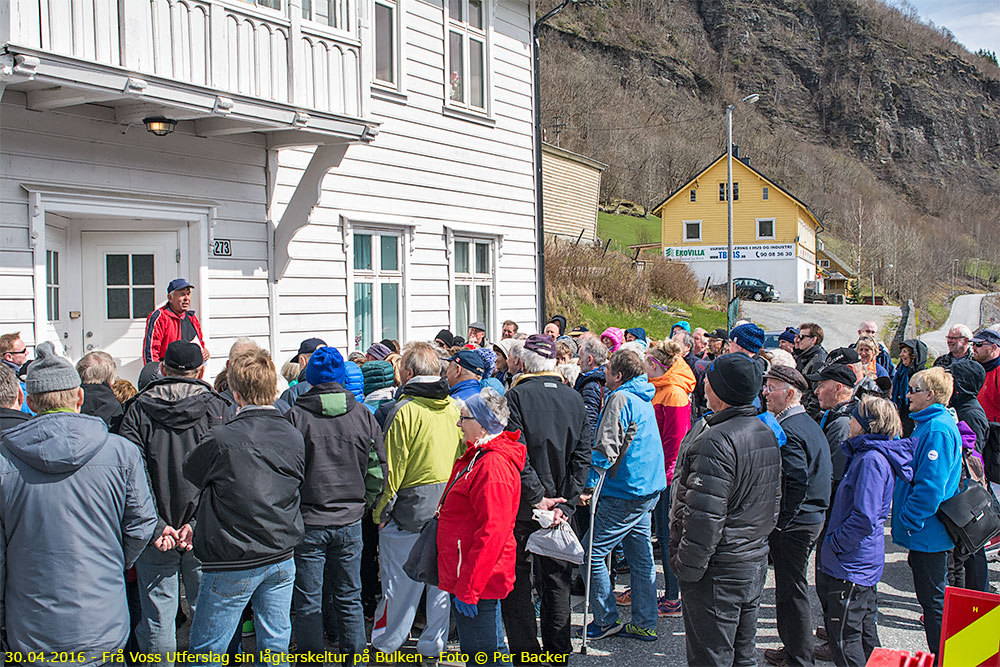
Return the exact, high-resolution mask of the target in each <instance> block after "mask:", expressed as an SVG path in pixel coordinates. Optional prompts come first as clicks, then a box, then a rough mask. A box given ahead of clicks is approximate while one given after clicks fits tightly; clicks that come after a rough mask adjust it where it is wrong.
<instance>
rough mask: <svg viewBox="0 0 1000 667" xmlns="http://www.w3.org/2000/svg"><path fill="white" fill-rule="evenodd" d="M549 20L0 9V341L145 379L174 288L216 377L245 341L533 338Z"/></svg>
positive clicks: (91, 5) (304, 9)
mask: <svg viewBox="0 0 1000 667" xmlns="http://www.w3.org/2000/svg"><path fill="white" fill-rule="evenodd" d="M533 9H534V7H533V3H529V2H526V1H523V0H443V1H442V0H258V2H257V4H251V3H249V2H242V1H240V0H0V45H3V49H2V51H0V93H2V105H0V282H2V285H3V288H2V289H0V301H2V303H0V333H4V332H9V331H15V330H20V331H21V332H22V336H23V338H24V339H25V341H26V342H27V344H28V345H29V347H30V346H31V345H33V344H34V343H36V342H38V341H41V340H46V339H56V338H58V339H59V340H61V341H62V343H63V344H64V346H65V348H66V353H67V355H68V356H69V357H71V358H73V359H76V358H79V357H80V356H81V355H82V354H84V353H85V352H86V351H88V350H91V349H105V350H107V351H108V352H110V353H111V354H112V355H113V356H114V357H115V358H116V359H118V360H119V362H120V365H122V366H123V367H124V372H123V373H122V375H123V376H125V377H134V376H135V375H136V374H137V373H138V368H139V364H140V361H139V359H140V352H141V348H140V346H141V337H142V330H143V326H144V320H145V316H146V314H147V313H148V312H149V311H150V310H151V309H152V308H153V307H155V306H158V305H160V304H162V303H163V301H164V298H165V288H166V284H167V282H168V281H169V280H170V279H171V278H174V277H177V276H184V277H187V278H188V279H189V280H190V281H191V282H192V283H194V284H195V285H196V290H195V293H194V298H195V309H196V311H197V313H198V316H199V318H200V320H201V323H202V328H203V330H204V332H205V335H206V337H207V338H208V342H209V348H210V351H211V352H212V355H213V359H212V364H211V366H210V369H209V370H210V371H211V372H212V373H214V372H215V371H217V370H218V369H219V368H221V365H222V364H223V363H224V358H225V356H226V355H227V353H228V349H229V346H230V345H231V343H232V342H233V341H234V340H235V339H236V338H237V337H240V336H249V337H252V338H254V339H255V340H257V341H258V342H259V343H260V344H261V345H263V346H265V347H266V348H268V349H270V350H271V351H272V353H273V354H274V355H275V358H276V359H277V360H278V361H279V362H281V361H283V360H284V359H285V358H287V357H290V356H291V355H292V354H293V353H294V351H295V350H296V348H297V347H298V344H299V341H300V340H301V339H303V338H307V337H311V336H320V337H322V338H324V339H325V340H326V341H327V343H329V344H331V345H335V346H336V347H338V348H340V349H341V350H350V349H355V348H360V349H364V348H365V347H366V346H367V345H368V344H369V343H370V342H371V341H373V340H375V341H377V340H380V339H382V338H384V337H388V338H396V339H399V340H400V341H401V342H405V341H408V340H420V339H424V340H427V339H430V338H433V336H434V334H435V333H436V332H437V330H438V329H441V328H443V327H448V328H451V329H452V330H453V331H456V332H461V333H462V334H463V335H464V332H465V328H466V326H467V325H468V323H469V322H470V321H473V320H477V319H479V320H485V321H487V323H488V326H489V328H490V331H489V332H488V333H489V334H490V336H491V337H494V338H497V339H498V338H499V333H500V332H499V328H500V323H502V322H503V321H504V320H505V319H513V320H516V321H517V322H519V323H520V325H521V327H522V330H526V331H532V330H535V328H536V321H535V320H536V314H535V313H536V311H535V299H536V286H535V285H536V266H535V215H534V205H535V194H534V193H535V182H534V166H533V151H532V89H531V17H532V15H533V14H532V12H533ZM157 117H162V118H166V119H170V120H175V121H177V124H176V129H175V131H173V132H172V133H170V134H167V135H165V136H156V135H154V134H152V133H150V132H148V131H147V130H146V127H145V126H144V119H150V118H157Z"/></svg>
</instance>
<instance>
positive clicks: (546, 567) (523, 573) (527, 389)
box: [501, 334, 593, 663]
mask: <svg viewBox="0 0 1000 667" xmlns="http://www.w3.org/2000/svg"><path fill="white" fill-rule="evenodd" d="M521 360H522V361H523V363H524V373H523V374H522V375H521V376H520V377H519V378H518V380H517V382H516V383H515V384H514V386H513V387H511V389H510V391H508V392H507V404H508V405H509V406H510V418H509V420H508V422H507V430H508V431H518V430H520V431H521V439H522V441H523V442H524V443H525V445H526V446H527V448H528V461H527V464H526V465H525V466H524V470H523V471H522V472H521V507H520V509H519V510H518V513H517V521H516V522H515V524H514V537H515V538H516V539H517V564H516V566H515V575H516V577H517V578H516V580H515V582H514V590H513V591H511V593H510V595H508V596H507V599H505V600H504V601H503V602H502V603H501V604H502V612H503V622H504V626H505V627H506V629H507V638H508V640H509V641H510V652H511V655H512V657H513V659H514V662H515V663H519V662H520V660H519V658H520V657H521V654H522V652H528V653H538V639H537V635H538V626H537V624H536V623H535V607H534V604H533V602H532V598H531V591H532V589H533V586H532V577H531V563H532V560H535V562H536V563H538V565H539V568H538V570H536V576H538V577H539V579H540V583H541V593H542V607H541V624H542V647H543V648H544V649H545V650H546V651H548V652H550V653H555V654H561V655H569V653H571V652H572V650H573V648H572V645H571V643H570V580H571V578H572V575H573V567H574V566H573V565H572V564H571V563H568V562H566V561H562V560H556V559H554V558H546V557H544V556H539V557H537V559H535V558H533V557H532V554H530V553H529V552H528V551H527V550H526V545H527V542H528V537H529V536H530V535H531V533H533V532H535V531H536V530H538V529H539V525H538V523H537V522H536V521H533V520H532V517H531V511H532V509H533V508H536V507H537V508H539V509H545V510H548V509H551V510H554V511H555V513H556V516H557V518H558V519H559V520H567V519H569V518H570V517H571V516H572V514H573V510H574V509H575V507H576V503H577V501H578V500H579V497H580V493H581V492H582V491H583V485H584V484H585V483H586V481H587V473H588V472H589V471H590V448H591V443H592V442H593V431H592V428H591V425H590V422H589V420H588V418H587V411H586V409H585V408H584V405H583V399H582V398H580V395H579V394H578V393H577V392H575V391H573V390H572V389H570V388H569V387H567V386H566V385H565V384H563V383H562V381H561V376H560V375H559V373H557V372H555V367H556V345H555V341H553V340H552V338H551V337H549V336H545V335H540V334H536V335H534V336H531V337H529V338H528V340H526V341H525V343H524V350H523V351H522V352H521ZM550 662H553V661H550Z"/></svg>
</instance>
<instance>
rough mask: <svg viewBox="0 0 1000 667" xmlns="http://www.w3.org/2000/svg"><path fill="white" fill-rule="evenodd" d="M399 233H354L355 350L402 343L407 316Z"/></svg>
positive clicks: (360, 231)
mask: <svg viewBox="0 0 1000 667" xmlns="http://www.w3.org/2000/svg"><path fill="white" fill-rule="evenodd" d="M401 246H402V243H401V237H400V235H399V234H398V233H395V232H386V231H378V230H364V229H359V230H355V231H354V239H353V248H354V259H353V261H354V272H353V282H354V340H353V343H354V347H355V348H356V349H360V350H367V349H368V347H369V346H370V345H371V344H372V343H374V342H378V341H380V340H382V339H384V338H390V339H393V340H399V336H400V331H401V329H402V325H401V321H402V313H403V267H402V262H403V253H402V247H401Z"/></svg>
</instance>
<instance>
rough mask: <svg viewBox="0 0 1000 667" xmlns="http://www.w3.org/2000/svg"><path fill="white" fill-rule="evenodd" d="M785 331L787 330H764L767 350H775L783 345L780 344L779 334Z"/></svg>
mask: <svg viewBox="0 0 1000 667" xmlns="http://www.w3.org/2000/svg"><path fill="white" fill-rule="evenodd" d="M783 333H785V330H784V329H782V330H781V331H765V332H764V347H763V349H765V350H774V349H777V348H779V347H781V346H780V345H779V344H778V336H780V335H781V334H783Z"/></svg>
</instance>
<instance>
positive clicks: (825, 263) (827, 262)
mask: <svg viewBox="0 0 1000 667" xmlns="http://www.w3.org/2000/svg"><path fill="white" fill-rule="evenodd" d="M816 264H817V266H819V268H821V269H829V268H830V260H828V259H821V260H819V261H818V262H816Z"/></svg>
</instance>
